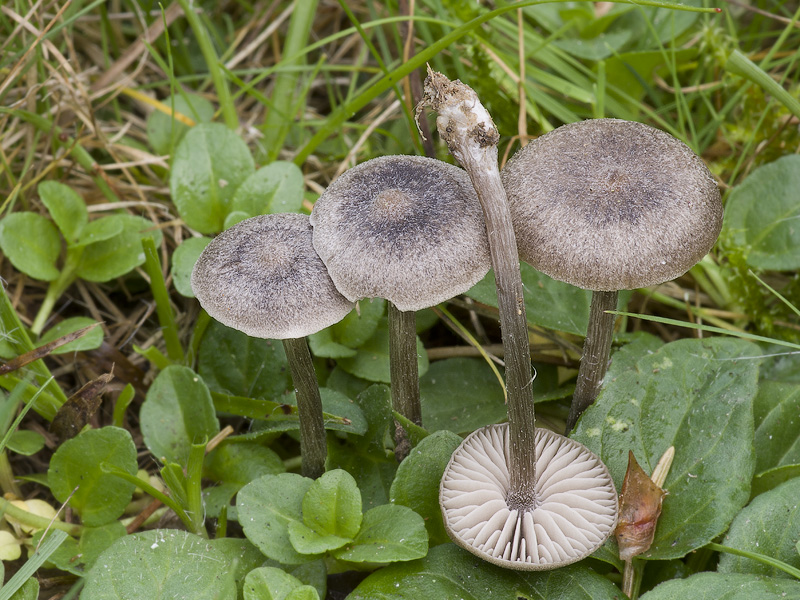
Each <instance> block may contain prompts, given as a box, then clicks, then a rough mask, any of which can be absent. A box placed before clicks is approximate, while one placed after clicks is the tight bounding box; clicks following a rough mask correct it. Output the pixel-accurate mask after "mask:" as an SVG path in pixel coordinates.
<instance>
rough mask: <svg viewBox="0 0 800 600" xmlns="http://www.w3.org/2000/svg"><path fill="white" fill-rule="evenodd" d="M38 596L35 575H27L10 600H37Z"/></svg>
mask: <svg viewBox="0 0 800 600" xmlns="http://www.w3.org/2000/svg"><path fill="white" fill-rule="evenodd" d="M37 598H39V580H38V579H36V577H29V578H28V579H26V580H25V583H23V584H22V587H20V588H19V589H18V590H17V591H16V592H14V595H13V596H11V600H37Z"/></svg>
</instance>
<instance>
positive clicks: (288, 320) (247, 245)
mask: <svg viewBox="0 0 800 600" xmlns="http://www.w3.org/2000/svg"><path fill="white" fill-rule="evenodd" d="M191 282H192V290H193V291H194V293H195V295H196V296H197V299H198V300H199V301H200V304H201V306H202V307H203V308H204V309H206V311H207V312H208V314H209V315H211V316H212V317H214V318H215V319H216V320H217V321H219V322H220V323H222V324H223V325H227V326H228V327H233V328H234V329H238V330H239V331H242V332H244V333H246V334H247V335H250V336H253V337H259V338H269V339H287V338H301V337H304V336H306V335H310V334H312V333H316V332H317V331H319V330H321V329H324V328H325V327H328V326H329V325H333V324H334V323H337V322H338V321H341V320H342V319H343V318H344V317H345V315H347V313H348V312H350V311H351V310H352V308H353V303H352V302H349V301H348V300H347V299H346V298H344V296H342V295H341V294H340V293H339V292H338V291H337V290H336V288H335V287H334V285H333V282H332V281H331V278H330V276H329V275H328V271H327V270H326V269H325V265H324V264H323V263H322V261H321V260H320V259H319V256H317V253H316V252H315V251H314V246H313V245H312V243H311V225H310V224H309V222H308V217H307V216H306V215H297V214H289V213H284V214H275V215H262V216H259V217H253V218H252V219H247V220H245V221H242V222H241V223H239V224H237V225H235V226H234V227H231V228H230V229H228V230H226V231H223V232H222V233H221V234H219V235H218V236H217V237H216V238H215V239H214V240H212V242H211V243H210V244H209V245H208V246H206V249H205V250H203V253H202V254H201V255H200V258H199V259H198V260H197V263H195V266H194V269H193V270H192V280H191Z"/></svg>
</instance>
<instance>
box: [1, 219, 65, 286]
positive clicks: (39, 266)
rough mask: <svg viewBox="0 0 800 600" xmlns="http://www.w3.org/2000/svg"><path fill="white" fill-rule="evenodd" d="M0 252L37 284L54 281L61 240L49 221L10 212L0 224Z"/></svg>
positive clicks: (56, 274)
mask: <svg viewBox="0 0 800 600" xmlns="http://www.w3.org/2000/svg"><path fill="white" fill-rule="evenodd" d="M0 250H2V251H3V253H4V254H5V255H6V256H7V257H8V260H10V261H11V264H12V265H14V266H15V267H16V268H17V269H18V270H20V271H22V272H23V273H25V274H26V275H29V276H30V277H33V278H34V279H38V280H40V281H53V280H54V279H57V278H58V275H59V271H58V268H57V267H56V261H57V260H58V256H59V254H61V238H60V237H59V235H58V229H56V226H55V225H53V222H52V221H49V220H47V219H45V218H44V217H43V216H41V215H38V214H36V213H32V212H18V213H11V214H10V215H8V216H7V217H6V218H5V219H3V220H2V221H0Z"/></svg>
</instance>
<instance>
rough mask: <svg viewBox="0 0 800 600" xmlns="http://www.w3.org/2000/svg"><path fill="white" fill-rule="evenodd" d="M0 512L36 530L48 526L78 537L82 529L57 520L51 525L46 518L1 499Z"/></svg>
mask: <svg viewBox="0 0 800 600" xmlns="http://www.w3.org/2000/svg"><path fill="white" fill-rule="evenodd" d="M0 512H2V513H3V514H6V515H8V516H9V517H11V518H12V519H15V520H17V521H19V522H20V523H22V524H23V525H29V526H30V527H35V528H36V529H47V527H48V526H49V527H50V528H51V529H60V530H62V531H65V532H67V533H68V534H70V535H75V536H78V535H80V534H81V530H82V529H83V528H82V527H81V526H80V525H74V524H70V523H64V522H62V521H58V520H55V521H53V522H52V525H51V524H50V519H48V518H47V517H40V516H39V515H35V514H33V513H30V512H28V511H27V510H24V509H22V508H19V507H17V506H14V505H13V504H11V502H9V501H8V500H6V499H5V498H2V497H0Z"/></svg>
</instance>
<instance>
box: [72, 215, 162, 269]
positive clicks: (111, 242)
mask: <svg viewBox="0 0 800 600" xmlns="http://www.w3.org/2000/svg"><path fill="white" fill-rule="evenodd" d="M106 218H108V219H115V220H118V221H119V223H120V225H121V226H122V230H121V231H120V232H119V234H117V235H115V236H114V237H112V238H110V239H107V240H104V241H100V242H95V243H92V244H88V245H86V247H85V248H84V249H83V253H82V254H81V258H80V263H79V264H78V268H77V270H76V273H77V275H78V277H80V278H81V279H85V280H87V281H97V282H103V281H109V280H111V279H114V278H115V277H122V276H123V275H125V274H126V273H129V272H130V271H132V270H133V269H135V268H136V267H138V266H139V265H141V264H143V263H144V258H145V257H144V250H142V241H141V240H142V237H143V236H146V235H149V236H150V237H152V238H153V239H154V240H155V242H156V246H158V245H159V244H160V243H161V237H162V234H161V231H160V230H159V229H158V228H155V225H154V224H153V223H152V221H149V220H147V219H144V218H142V217H136V216H134V215H114V216H113V217H106Z"/></svg>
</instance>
